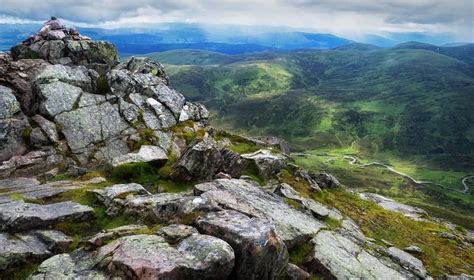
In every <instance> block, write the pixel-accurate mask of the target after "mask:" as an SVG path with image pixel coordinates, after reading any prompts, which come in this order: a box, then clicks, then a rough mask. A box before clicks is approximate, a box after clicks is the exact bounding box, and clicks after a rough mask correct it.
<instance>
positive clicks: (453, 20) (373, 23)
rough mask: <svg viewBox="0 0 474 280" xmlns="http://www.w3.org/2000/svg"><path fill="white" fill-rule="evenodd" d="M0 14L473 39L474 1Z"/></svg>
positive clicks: (312, 0)
mask: <svg viewBox="0 0 474 280" xmlns="http://www.w3.org/2000/svg"><path fill="white" fill-rule="evenodd" d="M0 14H4V15H6V16H10V17H18V18H22V19H24V18H26V19H30V20H44V19H46V18H48V17H49V16H51V15H56V16H58V17H61V18H64V19H68V20H70V21H74V22H82V23H88V24H99V25H100V24H104V23H106V24H107V25H108V26H114V25H124V24H125V25H126V24H127V22H130V21H132V22H140V21H143V22H151V21H154V20H156V21H157V22H163V21H191V22H197V23H204V24H212V23H218V24H222V23H225V24H248V25H273V26H277V25H279V26H292V27H299V28H314V29H320V30H322V31H327V32H334V33H337V34H340V35H345V34H353V33H354V32H360V33H368V32H373V33H377V34H380V33H382V32H383V31H384V30H385V31H387V30H389V31H393V30H396V31H399V32H404V31H415V32H438V31H439V32H451V33H453V34H457V35H458V36H457V37H462V38H464V39H468V40H471V41H472V40H474V38H472V37H473V36H474V34H473V27H472V26H473V25H474V23H473V14H474V1H473V0H455V1H454V0H453V1H447V0H378V1H377V0H102V1H101V0H53V1H51V0H0ZM354 23H356V24H354ZM411 29H413V30H411ZM438 29H440V30H438Z"/></svg>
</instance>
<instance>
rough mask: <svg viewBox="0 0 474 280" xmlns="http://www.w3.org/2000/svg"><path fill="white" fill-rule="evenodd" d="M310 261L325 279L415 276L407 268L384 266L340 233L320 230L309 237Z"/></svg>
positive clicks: (314, 269)
mask: <svg viewBox="0 0 474 280" xmlns="http://www.w3.org/2000/svg"><path fill="white" fill-rule="evenodd" d="M312 243H313V244H314V252H313V262H312V264H311V265H310V267H311V269H312V270H313V271H317V272H318V273H320V274H322V275H323V276H325V277H328V278H336V279H354V278H356V279H374V280H375V279H415V278H416V277H415V276H414V275H413V274H412V273H411V272H409V271H404V270H403V269H401V268H400V270H396V269H394V268H391V267H389V266H387V265H385V264H384V263H383V262H381V261H380V260H379V258H377V257H375V256H374V255H372V254H370V253H369V252H368V251H367V250H365V249H364V248H363V247H360V246H359V245H357V244H356V243H354V242H352V241H351V240H349V239H347V238H345V237H343V236H342V235H340V234H338V233H335V232H331V231H327V230H324V231H321V232H319V233H318V234H317V235H316V236H315V237H314V238H313V239H312Z"/></svg>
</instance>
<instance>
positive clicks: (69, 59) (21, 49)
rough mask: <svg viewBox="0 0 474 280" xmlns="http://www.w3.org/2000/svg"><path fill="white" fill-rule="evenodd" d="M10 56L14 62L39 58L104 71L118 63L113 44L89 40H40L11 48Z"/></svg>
mask: <svg viewBox="0 0 474 280" xmlns="http://www.w3.org/2000/svg"><path fill="white" fill-rule="evenodd" d="M51 35H54V36H57V34H56V33H52V34H51ZM12 56H13V59H14V60H19V59H29V58H41V59H44V60H47V61H49V62H51V63H55V64H78V65H87V66H88V67H91V68H96V69H97V70H104V71H105V70H106V69H108V68H110V67H111V66H113V65H115V64H117V63H118V61H119V58H118V54H117V50H116V48H115V46H114V45H113V44H111V43H108V42H101V41H90V40H82V41H74V40H65V41H62V40H51V41H47V40H40V41H38V42H35V43H33V44H31V45H24V44H21V45H18V46H16V47H14V48H12Z"/></svg>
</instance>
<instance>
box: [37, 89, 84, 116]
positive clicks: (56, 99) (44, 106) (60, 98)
mask: <svg viewBox="0 0 474 280" xmlns="http://www.w3.org/2000/svg"><path fill="white" fill-rule="evenodd" d="M37 93H38V94H39V96H40V98H41V99H42V100H43V101H42V103H41V105H40V112H41V113H42V114H44V115H46V116H50V117H54V116H56V115H58V114H60V113H62V112H67V111H71V110H72V109H73V108H74V106H75V104H76V102H77V100H78V98H79V96H81V94H82V90H81V89H80V88H79V87H76V86H72V85H69V84H66V83H63V82H59V81H58V82H52V83H48V84H41V85H39V86H38V89H37Z"/></svg>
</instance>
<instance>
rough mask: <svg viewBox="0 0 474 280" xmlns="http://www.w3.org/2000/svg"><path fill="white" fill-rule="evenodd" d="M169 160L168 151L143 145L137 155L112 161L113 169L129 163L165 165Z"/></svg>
mask: <svg viewBox="0 0 474 280" xmlns="http://www.w3.org/2000/svg"><path fill="white" fill-rule="evenodd" d="M167 160H168V156H167V155H166V151H165V150H163V148H161V147H158V146H151V145H143V146H141V147H140V150H139V151H138V152H137V153H128V154H125V155H121V156H118V157H116V158H114V159H112V167H117V166H120V165H124V164H127V163H138V162H153V163H164V162H166V161H167Z"/></svg>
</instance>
